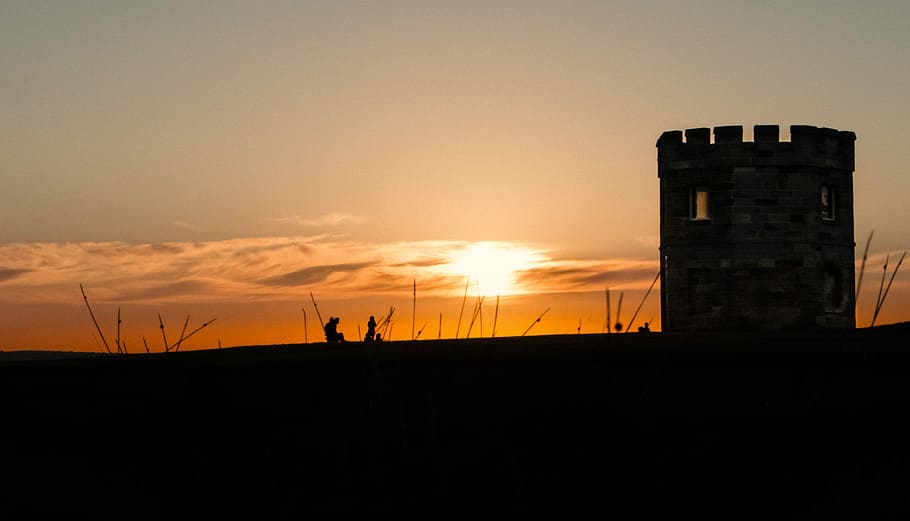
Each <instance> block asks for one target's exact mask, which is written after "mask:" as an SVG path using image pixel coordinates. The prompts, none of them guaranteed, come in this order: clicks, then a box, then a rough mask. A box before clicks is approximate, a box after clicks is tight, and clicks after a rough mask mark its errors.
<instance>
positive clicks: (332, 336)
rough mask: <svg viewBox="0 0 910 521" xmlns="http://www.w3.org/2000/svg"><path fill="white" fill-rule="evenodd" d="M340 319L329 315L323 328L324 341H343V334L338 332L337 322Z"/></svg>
mask: <svg viewBox="0 0 910 521" xmlns="http://www.w3.org/2000/svg"><path fill="white" fill-rule="evenodd" d="M340 321H341V319H340V318H338V317H329V321H328V322H326V324H325V328H324V329H325V341H326V342H344V334H342V333H339V332H338V322H340Z"/></svg>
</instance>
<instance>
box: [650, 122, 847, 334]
mask: <svg viewBox="0 0 910 521" xmlns="http://www.w3.org/2000/svg"><path fill="white" fill-rule="evenodd" d="M790 135H791V140H790V141H789V142H781V141H780V140H779V136H780V131H779V128H778V127H777V126H776V125H758V126H756V127H755V128H754V139H755V140H754V141H753V142H745V141H743V129H742V127H741V126H726V127H716V128H714V142H713V143H712V142H711V129H708V128H695V129H688V130H686V131H685V141H684V140H683V132H681V131H669V132H664V133H663V135H661V137H660V139H659V140H658V142H657V148H658V177H659V178H660V199H661V200H660V236H661V246H660V251H661V257H662V264H661V275H662V279H661V281H662V282H661V317H662V328H663V330H665V331H692V330H750V329H792V328H812V327H835V328H852V327H854V326H855V319H854V316H855V314H854V309H855V302H854V295H853V293H854V291H853V287H854V277H855V275H854V236H853V170H854V144H855V140H856V135H855V134H854V133H853V132H846V131H837V130H834V129H827V128H816V127H810V126H802V125H794V126H791V127H790ZM695 189H698V190H707V192H708V218H707V219H693V218H692V216H693V213H692V205H693V193H692V192H693V190H695ZM823 190H826V191H828V192H829V194H830V195H829V199H830V201H832V202H833V205H834V206H833V209H832V208H831V206H830V204H831V203H829V206H828V207H827V211H828V212H833V215H826V214H825V213H824V212H823V204H822V195H821V194H822V191H823ZM826 217H833V218H826Z"/></svg>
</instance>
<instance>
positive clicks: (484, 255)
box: [450, 242, 543, 296]
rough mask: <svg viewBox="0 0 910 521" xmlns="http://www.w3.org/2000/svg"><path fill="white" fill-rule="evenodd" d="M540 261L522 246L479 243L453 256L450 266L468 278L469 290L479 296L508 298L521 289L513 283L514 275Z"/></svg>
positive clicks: (535, 252) (534, 254) (455, 271)
mask: <svg viewBox="0 0 910 521" xmlns="http://www.w3.org/2000/svg"><path fill="white" fill-rule="evenodd" d="M542 259H543V256H542V255H541V254H540V253H539V252H537V251H535V250H531V249H528V248H525V247H518V246H513V245H509V244H504V243H495V242H479V243H475V244H472V245H471V246H469V247H468V248H467V249H466V250H464V251H461V252H458V253H457V254H455V255H453V259H452V264H451V265H450V267H451V270H452V272H453V273H456V274H459V275H463V276H466V277H470V278H471V289H472V290H475V291H479V292H480V294H481V295H484V296H492V295H511V294H515V293H520V289H521V288H519V287H518V286H517V284H516V280H515V278H516V277H515V275H516V273H517V272H519V271H522V270H525V269H528V268H530V267H532V266H533V265H535V264H536V263H538V262H540V261H541V260H542ZM478 288H479V289H478Z"/></svg>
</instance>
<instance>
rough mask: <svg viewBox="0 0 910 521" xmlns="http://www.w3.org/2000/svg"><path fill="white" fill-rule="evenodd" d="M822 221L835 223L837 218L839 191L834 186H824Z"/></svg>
mask: <svg viewBox="0 0 910 521" xmlns="http://www.w3.org/2000/svg"><path fill="white" fill-rule="evenodd" d="M821 204H822V220H823V221H833V220H835V219H836V218H837V213H836V212H837V190H836V188H835V187H834V186H832V185H822V200H821Z"/></svg>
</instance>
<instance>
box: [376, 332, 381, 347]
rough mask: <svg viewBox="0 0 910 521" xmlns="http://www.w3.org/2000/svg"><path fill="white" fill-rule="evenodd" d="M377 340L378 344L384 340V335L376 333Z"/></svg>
mask: <svg viewBox="0 0 910 521" xmlns="http://www.w3.org/2000/svg"><path fill="white" fill-rule="evenodd" d="M375 342H376V343H377V344H378V343H380V342H382V335H380V334H379V333H376V340H375Z"/></svg>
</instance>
